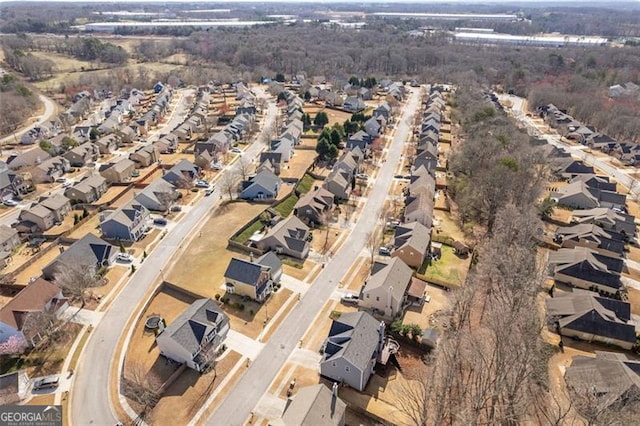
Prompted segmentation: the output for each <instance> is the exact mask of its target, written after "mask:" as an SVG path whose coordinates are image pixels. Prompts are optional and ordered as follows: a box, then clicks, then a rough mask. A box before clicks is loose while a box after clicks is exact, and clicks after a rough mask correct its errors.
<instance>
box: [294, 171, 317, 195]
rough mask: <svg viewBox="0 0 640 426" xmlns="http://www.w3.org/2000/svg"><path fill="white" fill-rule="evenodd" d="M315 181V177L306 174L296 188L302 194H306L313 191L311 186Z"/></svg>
mask: <svg viewBox="0 0 640 426" xmlns="http://www.w3.org/2000/svg"><path fill="white" fill-rule="evenodd" d="M314 182H315V179H313V178H312V177H311V176H309V175H308V174H305V175H304V176H303V177H302V179H300V182H298V186H297V187H296V189H297V190H298V192H299V193H300V194H306V193H307V192H309V191H311V187H312V186H313V183H314Z"/></svg>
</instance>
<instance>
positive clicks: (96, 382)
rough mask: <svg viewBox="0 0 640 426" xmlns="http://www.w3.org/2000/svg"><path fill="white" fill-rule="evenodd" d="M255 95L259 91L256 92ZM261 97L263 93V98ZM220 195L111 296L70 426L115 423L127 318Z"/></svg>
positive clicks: (75, 392) (76, 388) (77, 382)
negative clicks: (114, 379)
mask: <svg viewBox="0 0 640 426" xmlns="http://www.w3.org/2000/svg"><path fill="white" fill-rule="evenodd" d="M257 92H258V93H259V94H260V91H257ZM262 93H263V92H262ZM277 113H278V110H277V108H276V107H275V105H274V104H273V103H270V104H269V108H268V110H267V113H266V116H265V121H264V126H263V129H266V128H268V127H269V126H270V125H271V124H272V123H273V122H274V121H275V118H276V115H277ZM256 140H258V141H259V140H261V138H260V137H258V138H256ZM263 148H264V145H263V144H261V143H259V142H258V143H253V144H252V145H251V146H250V147H249V148H248V149H247V150H246V151H245V153H244V154H243V155H244V157H245V158H255V157H257V156H258V155H259V154H260V152H261V151H262V149H263ZM237 171H238V163H234V164H233V165H230V166H227V168H226V169H225V170H223V172H222V173H236V172H237ZM219 198H220V192H219V191H218V190H216V191H215V192H214V193H213V194H212V195H211V196H210V197H203V198H202V199H201V200H200V201H199V202H198V203H196V205H195V206H194V207H193V209H191V210H190V211H189V212H188V213H187V214H186V216H185V217H183V218H182V219H181V220H180V221H179V222H178V223H177V224H176V226H175V227H174V228H173V229H172V230H170V231H169V232H168V233H167V235H166V236H165V237H164V238H163V239H162V240H161V241H160V243H159V244H158V246H157V247H156V248H155V249H154V250H153V251H152V252H151V254H150V255H149V256H148V257H147V259H146V260H145V261H144V263H143V264H142V265H141V266H140V268H139V269H138V270H137V271H136V273H135V274H134V275H133V276H132V277H131V279H130V280H129V283H128V284H127V286H126V287H125V288H124V289H123V290H122V291H121V292H120V294H118V295H117V296H116V298H115V299H114V301H113V302H112V304H111V306H110V307H109V309H108V310H107V311H106V312H105V314H104V317H103V318H102V321H101V322H100V323H99V324H98V325H97V326H96V328H95V329H94V330H93V331H92V332H91V337H90V338H89V340H88V341H87V343H86V346H85V348H84V350H83V352H82V355H81V357H80V359H79V362H78V366H77V368H76V374H75V377H74V381H73V384H72V390H71V393H70V398H71V399H70V401H69V402H70V403H69V406H70V410H71V416H70V418H71V423H72V424H75V425H79V426H80V425H81V426H87V425H113V424H115V423H116V421H117V420H116V417H115V416H114V413H113V411H112V409H111V407H112V401H111V399H110V395H111V393H110V392H109V388H110V377H109V373H110V369H111V368H110V367H111V362H112V360H113V359H116V358H119V357H120V354H118V353H116V346H117V345H118V341H119V340H120V337H121V335H122V333H123V331H125V327H126V324H127V322H128V321H129V319H130V318H131V315H132V314H133V312H134V311H135V310H136V308H137V307H138V306H139V304H140V303H142V302H143V300H144V296H145V294H146V293H147V292H148V291H149V290H150V289H151V288H152V287H153V286H155V285H156V284H157V280H158V277H159V275H160V274H161V272H160V271H161V270H162V268H164V267H165V265H167V263H168V262H169V261H170V260H171V258H172V257H173V256H174V255H175V254H176V252H177V251H178V249H179V247H180V245H181V243H182V242H183V240H184V239H185V238H186V237H187V236H188V235H189V233H190V232H192V231H193V230H194V229H197V227H198V225H199V224H200V223H201V222H202V220H203V219H204V218H205V217H206V216H207V215H208V214H210V212H211V210H212V209H213V208H214V206H215V205H216V204H218V202H219Z"/></svg>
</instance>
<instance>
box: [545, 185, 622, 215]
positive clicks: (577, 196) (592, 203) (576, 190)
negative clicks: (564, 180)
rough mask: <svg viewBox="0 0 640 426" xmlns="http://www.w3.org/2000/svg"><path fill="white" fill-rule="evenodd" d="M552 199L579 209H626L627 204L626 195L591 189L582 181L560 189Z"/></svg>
mask: <svg viewBox="0 0 640 426" xmlns="http://www.w3.org/2000/svg"><path fill="white" fill-rule="evenodd" d="M551 198H552V199H554V200H556V202H557V203H558V204H561V205H565V206H569V207H573V208H579V209H593V208H596V207H611V208H614V207H615V208H624V207H625V204H626V195H624V194H618V193H616V192H612V191H603V190H600V189H598V188H593V187H590V186H589V185H588V184H587V183H586V182H584V181H582V180H576V181H574V182H572V183H570V184H568V185H566V186H563V187H561V188H559V189H558V190H557V191H556V192H555V193H554V194H553V195H552V196H551Z"/></svg>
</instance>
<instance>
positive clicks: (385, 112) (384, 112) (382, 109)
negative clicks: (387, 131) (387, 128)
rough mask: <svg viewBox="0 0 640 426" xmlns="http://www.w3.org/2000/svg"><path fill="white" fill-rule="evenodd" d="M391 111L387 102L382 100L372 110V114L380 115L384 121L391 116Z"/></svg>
mask: <svg viewBox="0 0 640 426" xmlns="http://www.w3.org/2000/svg"><path fill="white" fill-rule="evenodd" d="M391 111H392V107H391V105H390V104H389V102H387V101H384V102H382V103H381V104H380V105H379V106H378V107H377V108H376V109H374V110H373V116H374V117H376V116H382V117H384V118H385V120H386V121H389V118H390V117H391Z"/></svg>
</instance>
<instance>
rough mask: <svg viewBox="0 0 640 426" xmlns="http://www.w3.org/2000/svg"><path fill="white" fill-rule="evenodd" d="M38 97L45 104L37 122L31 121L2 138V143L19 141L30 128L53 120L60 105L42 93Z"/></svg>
mask: <svg viewBox="0 0 640 426" xmlns="http://www.w3.org/2000/svg"><path fill="white" fill-rule="evenodd" d="M38 98H39V99H40V102H42V103H43V105H44V112H43V113H42V114H41V115H39V116H37V117H36V118H37V119H36V121H35V122H33V123H29V125H27V126H25V127H22V128H21V129H20V130H16V131H15V132H13V133H12V134H10V135H9V136H6V137H4V138H2V139H0V144H5V143H13V142H18V143H19V142H20V137H21V136H22V135H23V134H25V133H26V132H27V131H28V130H30V129H32V128H33V127H35V126H39V125H41V124H42V123H44V122H45V121H47V120H52V119H53V118H54V116H55V115H56V112H57V110H58V107H57V106H56V103H55V102H54V101H53V99H49V98H47V97H46V96H45V95H43V94H42V93H38Z"/></svg>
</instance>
